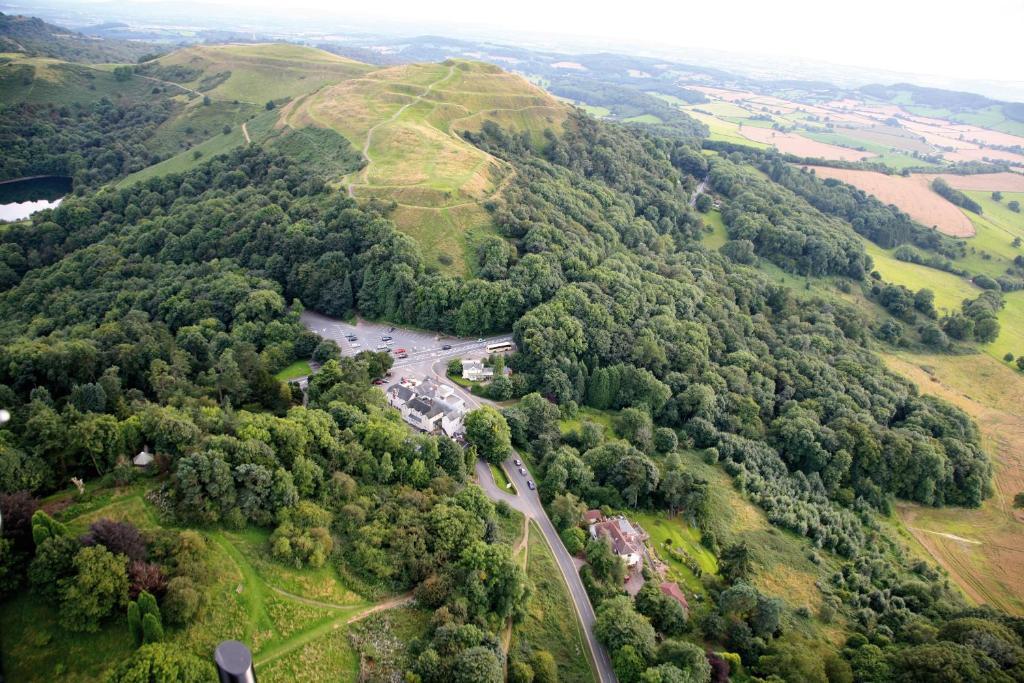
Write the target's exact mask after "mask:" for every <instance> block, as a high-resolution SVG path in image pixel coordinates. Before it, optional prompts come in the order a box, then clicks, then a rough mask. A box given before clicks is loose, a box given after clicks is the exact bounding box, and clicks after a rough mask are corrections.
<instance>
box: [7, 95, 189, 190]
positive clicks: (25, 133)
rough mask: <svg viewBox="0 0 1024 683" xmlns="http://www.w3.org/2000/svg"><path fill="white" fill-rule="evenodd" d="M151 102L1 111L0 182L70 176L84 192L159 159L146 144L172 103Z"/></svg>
mask: <svg viewBox="0 0 1024 683" xmlns="http://www.w3.org/2000/svg"><path fill="white" fill-rule="evenodd" d="M153 99H154V101H149V102H122V103H114V102H112V101H110V100H108V99H106V98H103V99H101V100H99V101H98V102H96V103H94V104H91V105H83V104H71V105H67V106H61V107H58V106H55V105H33V104H19V105H15V106H9V107H4V108H0V145H2V146H3V149H4V155H3V158H2V159H0V180H9V179H12V178H24V177H28V176H33V175H58V176H68V177H70V178H73V180H74V186H75V188H76V189H80V190H86V189H92V188H95V187H97V186H99V185H101V184H103V183H105V182H108V181H110V180H114V179H116V178H121V177H123V176H125V175H128V174H129V173H133V172H134V171H139V170H142V169H143V168H146V167H147V166H150V165H152V164H155V163H157V162H158V161H161V158H160V157H159V156H158V155H156V154H154V153H153V151H152V150H150V149H149V148H148V147H147V146H146V142H147V141H149V139H150V138H151V137H152V136H153V133H154V131H155V130H156V127H157V126H159V125H160V124H161V123H163V122H164V121H165V120H167V118H168V117H169V116H170V115H171V114H172V113H173V112H174V111H175V105H174V103H173V102H171V100H169V99H166V98H153Z"/></svg>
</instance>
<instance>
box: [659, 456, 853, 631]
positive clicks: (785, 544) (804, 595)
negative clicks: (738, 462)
mask: <svg viewBox="0 0 1024 683" xmlns="http://www.w3.org/2000/svg"><path fill="white" fill-rule="evenodd" d="M681 456H682V460H683V467H684V469H686V470H687V471H689V472H691V473H692V474H694V475H695V476H699V477H701V478H703V479H706V480H707V481H708V482H709V484H710V485H709V487H708V496H709V514H708V519H709V520H710V521H709V526H710V528H711V531H712V532H713V533H714V534H715V536H716V537H717V538H718V542H719V544H720V545H722V546H724V545H728V544H730V543H737V542H744V543H746V544H747V546H748V547H749V548H750V552H751V557H752V558H753V562H754V576H753V578H752V583H753V584H754V585H755V586H757V588H758V589H759V590H761V591H763V592H764V593H766V594H768V595H771V596H774V597H777V598H780V599H781V600H783V601H784V602H786V603H787V604H788V605H789V606H790V607H791V608H794V609H795V608H798V607H808V608H809V609H810V610H811V613H812V615H816V614H817V613H818V610H819V609H820V607H821V605H822V595H821V592H820V591H819V590H818V589H817V588H816V587H815V583H816V582H817V581H824V580H826V577H827V576H828V575H829V574H830V573H831V572H832V571H834V570H835V569H836V567H837V566H838V562H837V561H836V560H835V558H833V557H832V556H831V555H830V554H829V553H827V552H824V551H817V556H818V563H817V564H815V562H814V561H812V560H811V559H810V558H811V556H812V553H813V551H812V548H811V546H810V544H809V543H808V542H807V541H806V540H805V539H802V538H800V537H798V536H797V535H796V534H793V533H791V532H788V531H783V530H781V529H778V528H776V527H774V526H772V524H771V523H770V522H769V521H768V519H767V518H766V517H765V515H764V512H762V511H761V509H760V508H758V507H757V506H755V505H754V504H753V503H751V502H749V501H748V500H747V499H746V498H744V497H743V495H742V494H741V493H740V492H739V491H737V490H736V488H735V486H734V484H733V480H732V478H731V477H730V476H729V475H728V474H726V473H725V472H724V471H723V470H722V469H721V468H720V467H716V466H713V465H708V464H707V463H705V462H704V461H703V459H702V458H701V455H700V454H699V453H697V452H695V451H684V452H682V453H681ZM645 528H646V527H645ZM655 528H656V529H657V527H655ZM648 532H649V533H651V534H652V535H653V534H654V530H651V529H648ZM659 533H660V531H659ZM683 536H684V533H683V532H682V530H677V531H674V532H673V535H672V538H673V542H679V543H682V542H683V538H682V537H683ZM688 542H689V543H691V544H692V543H693V536H692V535H691V536H689V540H688ZM698 552H699V551H698ZM700 561H701V560H699V559H698V562H700ZM708 566H709V568H710V564H709V565H708ZM792 628H793V629H795V631H796V632H798V633H799V634H801V635H803V636H806V637H809V638H811V639H812V640H814V641H816V642H822V641H829V642H832V643H834V644H838V643H839V642H841V640H842V638H844V634H843V631H842V629H840V628H838V626H837V625H836V624H833V623H831V622H825V621H822V620H821V619H820V618H817V617H814V618H811V619H797V620H795V621H794V623H793V625H792Z"/></svg>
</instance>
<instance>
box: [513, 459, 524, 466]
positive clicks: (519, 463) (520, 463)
mask: <svg viewBox="0 0 1024 683" xmlns="http://www.w3.org/2000/svg"><path fill="white" fill-rule="evenodd" d="M512 462H514V463H515V464H516V467H519V466H520V465H522V464H523V461H522V460H520V459H519V458H516V459H515V460H513V461H512Z"/></svg>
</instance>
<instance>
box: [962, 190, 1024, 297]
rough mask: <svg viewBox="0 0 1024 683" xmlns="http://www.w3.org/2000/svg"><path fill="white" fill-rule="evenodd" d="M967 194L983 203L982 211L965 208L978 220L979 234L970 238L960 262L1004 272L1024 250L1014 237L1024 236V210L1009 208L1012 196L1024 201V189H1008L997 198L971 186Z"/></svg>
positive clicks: (995, 273) (983, 270)
mask: <svg viewBox="0 0 1024 683" xmlns="http://www.w3.org/2000/svg"><path fill="white" fill-rule="evenodd" d="M966 194H967V195H969V196H970V197H971V198H972V199H974V200H975V201H976V202H978V203H979V204H980V205H981V207H982V214H981V215H978V214H976V213H972V212H970V211H964V214H965V215H966V216H967V217H968V219H970V221H971V223H973V224H974V228H975V235H974V237H972V238H971V239H969V240H967V247H968V253H967V256H966V257H964V258H962V259H959V260H958V261H957V263H958V264H959V265H962V266H963V267H964V268H966V269H967V270H969V271H970V272H972V273H984V274H985V275H989V276H991V277H996V276H998V275H1003V274H1004V273H1006V269H1007V268H1009V267H1010V266H1011V265H1012V264H1013V260H1014V259H1015V258H1016V257H1017V256H1020V255H1022V254H1024V248H1021V247H1015V246H1013V241H1014V239H1016V238H1021V239H1024V214H1019V213H1014V212H1013V211H1010V210H1009V209H1007V208H1006V203H1007V202H1009V201H1011V200H1017V201H1021V202H1024V193H1021V192H1006V193H1004V197H1003V201H1002V202H997V201H995V200H993V199H992V193H991V192H985V191H981V190H967V191H966Z"/></svg>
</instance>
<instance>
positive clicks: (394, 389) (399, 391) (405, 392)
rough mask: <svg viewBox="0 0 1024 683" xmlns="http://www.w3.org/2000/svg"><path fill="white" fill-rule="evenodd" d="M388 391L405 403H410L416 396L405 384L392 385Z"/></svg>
mask: <svg viewBox="0 0 1024 683" xmlns="http://www.w3.org/2000/svg"><path fill="white" fill-rule="evenodd" d="M388 391H390V392H391V393H393V394H394V395H395V396H397V397H398V398H400V399H402V400H403V401H408V400H409V399H411V398H412V397H413V396H415V394H413V393H412V390H411V389H410V388H409V387H407V386H405V385H404V384H392V385H391V387H390V388H389V389H388Z"/></svg>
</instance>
